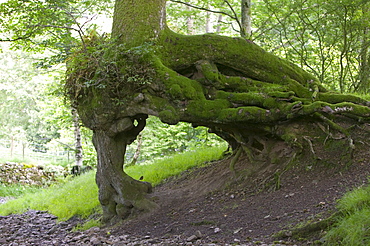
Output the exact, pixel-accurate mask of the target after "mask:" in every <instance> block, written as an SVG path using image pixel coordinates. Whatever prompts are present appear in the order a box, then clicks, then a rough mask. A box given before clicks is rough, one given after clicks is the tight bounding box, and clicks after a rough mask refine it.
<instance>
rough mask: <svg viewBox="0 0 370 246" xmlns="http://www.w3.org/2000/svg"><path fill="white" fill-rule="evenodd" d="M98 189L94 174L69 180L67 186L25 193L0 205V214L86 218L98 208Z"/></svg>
mask: <svg viewBox="0 0 370 246" xmlns="http://www.w3.org/2000/svg"><path fill="white" fill-rule="evenodd" d="M97 193H98V187H97V186H96V184H95V175H94V172H90V173H87V174H84V175H81V176H78V177H76V178H74V179H72V180H71V181H69V182H66V183H63V184H59V185H54V186H52V187H49V188H47V189H42V190H40V191H38V192H36V193H27V194H25V195H23V196H21V197H20V198H18V199H15V200H11V201H8V202H7V203H5V204H1V205H0V214H1V215H8V214H11V213H22V212H24V211H26V210H28V209H35V210H44V211H48V212H50V213H52V214H54V215H55V216H58V218H59V220H67V219H69V218H71V217H72V216H74V215H80V216H82V217H87V216H89V215H90V214H92V213H93V212H94V210H95V209H96V208H97V207H98V205H99V202H98V199H97Z"/></svg>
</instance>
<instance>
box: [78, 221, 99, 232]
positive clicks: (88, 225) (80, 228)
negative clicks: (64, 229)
mask: <svg viewBox="0 0 370 246" xmlns="http://www.w3.org/2000/svg"><path fill="white" fill-rule="evenodd" d="M101 225H102V224H101V221H100V219H92V220H88V221H86V222H85V223H83V224H78V225H77V226H75V227H74V228H73V229H72V231H86V230H88V229H90V228H92V227H100V226H101Z"/></svg>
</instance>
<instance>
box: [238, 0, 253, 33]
mask: <svg viewBox="0 0 370 246" xmlns="http://www.w3.org/2000/svg"><path fill="white" fill-rule="evenodd" d="M251 8H252V1H251V0H242V2H241V12H242V18H241V30H240V35H241V36H242V37H243V38H250V37H251V35H252V9H251Z"/></svg>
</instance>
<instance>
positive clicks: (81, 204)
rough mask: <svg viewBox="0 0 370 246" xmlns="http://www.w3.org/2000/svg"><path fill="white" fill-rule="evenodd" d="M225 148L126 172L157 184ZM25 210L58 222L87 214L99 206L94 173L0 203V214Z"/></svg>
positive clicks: (204, 150)
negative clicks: (46, 214) (51, 217)
mask: <svg viewBox="0 0 370 246" xmlns="http://www.w3.org/2000/svg"><path fill="white" fill-rule="evenodd" d="M225 148H226V147H225V146H222V147H212V148H200V149H198V150H197V151H194V152H185V153H181V154H177V155H173V156H170V157H167V158H164V159H161V160H158V161H154V162H153V163H152V164H150V165H137V166H132V167H129V168H127V170H126V172H127V173H128V174H129V175H131V176H132V177H134V178H136V179H138V178H139V177H141V176H144V180H145V181H148V182H151V183H152V184H153V185H157V184H159V183H161V182H162V180H163V179H166V178H168V177H170V176H174V175H178V174H180V173H181V172H183V171H185V170H187V169H190V168H192V167H195V166H199V165H202V164H203V163H205V162H208V161H211V160H216V159H219V158H220V157H221V153H222V152H223V151H224V150H225ZM4 193H5V192H4ZM28 209H35V210H44V211H48V212H49V213H51V214H54V215H55V216H57V217H58V219H59V220H62V221H63V220H68V219H69V218H71V217H72V216H75V215H78V216H81V217H83V218H86V217H88V216H89V215H91V214H93V213H94V212H95V211H97V210H98V209H100V205H99V201H98V188H97V186H96V184H95V172H93V171H92V172H89V173H86V174H84V175H81V176H78V177H75V178H73V179H71V180H69V181H67V182H64V183H61V184H58V185H54V186H51V187H49V188H46V189H42V190H39V191H37V192H29V193H26V194H24V195H23V196H21V197H19V198H18V199H15V200H10V201H8V202H7V203H5V204H1V205H0V215H9V214H12V213H23V212H25V211H27V210H28ZM93 224H94V223H93Z"/></svg>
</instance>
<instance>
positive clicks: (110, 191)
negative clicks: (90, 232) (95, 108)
mask: <svg viewBox="0 0 370 246" xmlns="http://www.w3.org/2000/svg"><path fill="white" fill-rule="evenodd" d="M146 117H147V116H146V115H139V116H137V117H134V118H133V120H137V121H138V125H137V126H134V125H133V122H132V119H130V118H124V119H123V120H121V121H120V123H121V127H118V128H116V129H119V128H121V129H119V130H118V131H104V130H95V131H94V134H93V143H94V146H95V148H96V150H97V154H98V166H97V173H96V183H97V185H98V187H99V201H100V203H101V205H102V207H103V215H104V218H103V221H105V222H107V221H110V220H113V221H116V219H125V218H127V217H128V216H130V215H132V214H134V213H135V212H137V211H148V210H151V209H153V208H154V207H156V205H155V204H154V203H153V202H151V201H150V200H149V199H147V197H146V196H145V195H146V194H147V193H150V192H151V191H152V187H151V185H150V184H149V183H146V182H140V181H137V180H134V179H133V178H131V177H130V176H128V175H127V174H126V173H125V172H124V171H123V165H124V155H125V152H126V147H127V145H128V144H130V143H132V142H133V141H134V140H135V138H136V136H137V134H139V132H140V131H141V130H142V129H143V128H144V126H145V119H146Z"/></svg>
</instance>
